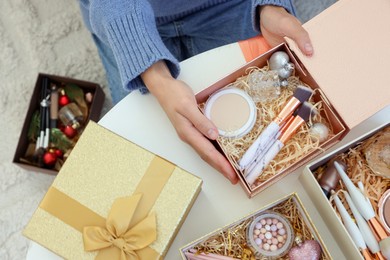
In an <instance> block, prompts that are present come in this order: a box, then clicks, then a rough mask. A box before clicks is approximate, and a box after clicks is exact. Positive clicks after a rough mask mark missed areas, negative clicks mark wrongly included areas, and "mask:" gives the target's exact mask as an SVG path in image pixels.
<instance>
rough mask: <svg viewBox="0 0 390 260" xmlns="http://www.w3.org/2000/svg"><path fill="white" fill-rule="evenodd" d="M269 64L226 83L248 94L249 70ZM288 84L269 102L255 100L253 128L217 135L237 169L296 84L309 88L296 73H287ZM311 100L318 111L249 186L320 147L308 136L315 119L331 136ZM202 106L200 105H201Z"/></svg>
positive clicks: (291, 93)
mask: <svg viewBox="0 0 390 260" xmlns="http://www.w3.org/2000/svg"><path fill="white" fill-rule="evenodd" d="M268 69H269V68H268V66H265V67H262V68H257V67H251V68H248V69H247V70H246V73H247V75H245V76H242V77H240V78H238V79H237V80H236V81H235V82H233V83H231V84H229V85H228V86H226V87H237V88H240V89H242V90H244V91H246V92H247V93H248V94H250V93H249V89H250V86H249V85H248V78H249V76H250V74H251V73H254V72H259V71H260V72H266V71H268ZM287 81H288V86H287V87H282V88H281V93H280V96H279V97H278V98H276V99H274V100H271V101H268V102H258V103H256V106H257V120H256V123H255V125H254V127H253V128H252V130H251V131H250V132H249V133H248V134H246V135H245V136H243V137H241V138H235V139H231V138H226V137H222V136H220V137H218V139H217V141H218V143H219V144H220V146H221V148H222V150H223V152H224V153H225V154H226V156H227V157H228V159H229V160H230V162H231V163H232V165H233V166H234V167H235V168H236V169H239V165H238V161H239V160H240V158H241V157H242V156H243V154H244V153H245V151H246V150H247V149H248V148H249V147H250V146H251V144H252V143H253V142H254V141H255V140H256V139H257V137H258V136H259V135H260V134H261V132H262V131H263V129H264V128H265V127H267V126H268V125H269V124H270V123H271V122H272V120H274V119H275V117H276V116H277V115H278V114H279V112H280V111H281V110H282V108H283V107H284V105H285V104H286V102H287V101H288V100H289V98H290V97H291V96H292V95H293V94H294V91H295V89H296V88H297V87H298V86H299V85H303V86H306V87H309V86H308V85H306V84H305V83H303V82H302V81H300V80H299V78H298V77H296V76H295V75H292V76H290V77H289V78H288V79H287ZM310 103H311V104H312V105H313V106H314V107H315V108H316V110H317V111H318V113H316V114H315V115H314V116H312V118H311V119H310V121H309V123H308V124H303V125H302V126H301V127H300V128H299V130H298V131H297V133H296V134H295V135H294V136H293V137H292V138H291V139H290V140H289V141H288V142H287V143H286V144H285V146H284V147H283V149H282V150H281V151H280V152H279V153H278V155H277V156H276V157H275V158H274V160H272V161H271V163H270V164H269V165H268V167H267V168H266V169H265V170H264V171H263V173H262V174H261V175H260V176H259V177H258V179H257V181H256V182H255V183H254V185H252V188H255V187H257V186H259V185H260V184H261V183H263V182H265V181H267V180H268V179H269V178H271V177H273V176H275V175H276V174H278V173H280V172H281V171H283V170H286V169H288V168H289V167H290V166H292V165H293V164H294V163H296V162H297V161H299V160H300V159H302V158H303V157H304V156H305V155H307V154H309V153H311V152H313V151H315V150H319V149H321V148H320V142H319V140H318V138H311V136H310V134H309V133H310V131H309V126H310V125H311V124H313V123H315V122H319V123H323V124H324V125H326V126H327V127H328V128H329V129H330V134H329V138H331V137H333V136H334V135H333V134H332V133H333V131H332V127H331V126H330V124H329V122H328V121H327V119H326V118H325V117H324V116H323V115H324V114H325V113H324V112H323V110H324V109H323V104H322V102H321V101H319V102H314V101H313V100H310ZM200 107H201V108H202V105H201V106H200Z"/></svg>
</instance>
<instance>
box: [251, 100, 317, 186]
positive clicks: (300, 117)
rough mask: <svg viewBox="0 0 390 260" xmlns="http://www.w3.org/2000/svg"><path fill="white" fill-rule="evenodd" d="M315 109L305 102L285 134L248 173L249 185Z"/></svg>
mask: <svg viewBox="0 0 390 260" xmlns="http://www.w3.org/2000/svg"><path fill="white" fill-rule="evenodd" d="M313 109H314V107H313V105H312V104H310V103H309V102H304V103H303V104H302V106H301V107H300V108H299V110H298V112H297V115H296V116H295V117H294V119H293V120H292V121H291V123H289V125H288V126H287V127H286V130H285V132H283V133H282V134H281V135H280V137H279V138H278V139H276V140H275V142H274V143H273V144H272V146H271V147H270V148H269V149H268V151H267V152H266V153H265V154H264V156H263V157H262V159H260V160H259V161H258V162H257V163H256V165H255V166H254V167H253V168H251V170H250V171H248V172H247V173H246V176H245V180H246V181H247V183H248V184H249V185H252V184H253V183H254V182H255V180H256V179H257V178H258V177H259V176H260V174H261V173H262V172H263V170H264V169H265V168H266V167H267V166H268V164H269V163H270V162H271V160H273V159H274V158H275V156H276V155H277V154H278V153H279V151H280V150H281V149H282V148H283V147H284V145H285V144H286V142H287V141H288V140H289V139H290V138H291V137H292V136H293V134H294V133H295V132H296V131H297V130H298V128H299V127H300V126H301V125H302V124H303V123H305V122H306V121H307V120H309V118H310V114H311V112H312V111H313Z"/></svg>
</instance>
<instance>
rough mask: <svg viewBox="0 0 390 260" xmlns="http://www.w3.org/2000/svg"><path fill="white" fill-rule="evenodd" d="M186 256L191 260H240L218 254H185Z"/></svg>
mask: <svg viewBox="0 0 390 260" xmlns="http://www.w3.org/2000/svg"><path fill="white" fill-rule="evenodd" d="M184 254H185V256H186V257H187V258H188V259H189V260H238V259H237V258H233V257H229V256H223V255H217V254H213V253H191V252H185V253H184Z"/></svg>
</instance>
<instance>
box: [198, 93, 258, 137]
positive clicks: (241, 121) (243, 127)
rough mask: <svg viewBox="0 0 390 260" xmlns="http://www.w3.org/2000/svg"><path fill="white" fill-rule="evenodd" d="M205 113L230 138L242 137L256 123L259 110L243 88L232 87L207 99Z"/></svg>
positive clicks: (220, 132) (220, 131) (222, 134)
mask: <svg viewBox="0 0 390 260" xmlns="http://www.w3.org/2000/svg"><path fill="white" fill-rule="evenodd" d="M204 114H205V116H206V117H207V118H209V119H210V120H211V121H212V122H213V123H214V124H215V125H216V127H217V128H218V131H219V134H220V135H221V136H224V137H228V138H238V137H242V136H244V135H245V134H247V133H249V131H250V130H251V129H252V128H253V126H254V125H255V123H256V117H257V111H256V105H255V103H254V102H253V100H252V98H251V97H250V96H249V95H248V94H247V93H246V92H245V91H243V90H241V89H238V88H234V87H230V88H224V89H221V90H219V91H217V92H215V93H214V94H212V95H211V96H210V97H209V99H208V100H207V101H206V104H205V108H204Z"/></svg>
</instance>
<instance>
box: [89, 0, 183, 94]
mask: <svg viewBox="0 0 390 260" xmlns="http://www.w3.org/2000/svg"><path fill="white" fill-rule="evenodd" d="M89 20H90V24H91V30H92V32H93V33H94V34H95V35H96V36H97V37H99V38H100V39H101V40H102V41H103V42H105V43H106V44H107V45H109V46H110V47H111V49H112V50H113V53H114V56H115V60H116V63H117V65H118V69H119V73H120V76H121V81H122V85H123V86H124V87H125V88H127V89H129V90H130V91H132V90H135V89H139V90H140V91H141V92H146V91H147V89H146V87H145V85H144V84H143V81H142V80H141V77H140V76H139V75H140V74H141V73H143V72H144V71H145V70H146V69H147V68H149V67H150V66H151V65H153V64H154V63H155V62H157V61H159V60H165V62H166V64H167V66H168V68H169V70H170V72H171V74H172V76H173V77H177V76H178V74H179V70H180V68H179V62H178V61H177V60H176V58H175V57H174V56H173V55H172V54H171V53H170V52H169V50H168V49H167V48H166V47H165V45H164V43H163V41H162V39H161V37H160V35H159V33H158V31H157V27H156V23H155V17H154V13H153V10H152V7H151V6H150V4H149V2H148V1H147V0H132V1H123V0H122V1H121V0H109V1H107V0H94V1H91V2H90V6H89Z"/></svg>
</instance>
